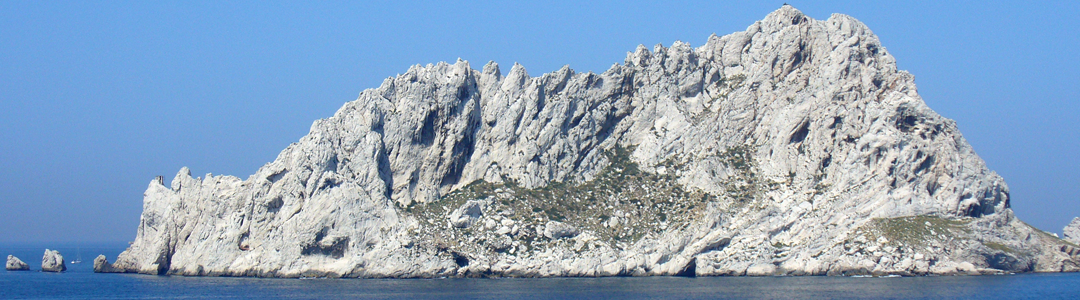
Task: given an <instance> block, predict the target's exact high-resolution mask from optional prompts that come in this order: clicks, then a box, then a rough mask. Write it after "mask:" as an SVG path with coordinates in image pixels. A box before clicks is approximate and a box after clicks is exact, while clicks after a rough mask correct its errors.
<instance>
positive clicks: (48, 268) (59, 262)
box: [41, 249, 67, 272]
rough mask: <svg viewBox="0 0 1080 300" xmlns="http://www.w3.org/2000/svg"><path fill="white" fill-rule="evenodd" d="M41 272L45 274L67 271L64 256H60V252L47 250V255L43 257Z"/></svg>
mask: <svg viewBox="0 0 1080 300" xmlns="http://www.w3.org/2000/svg"><path fill="white" fill-rule="evenodd" d="M41 270H42V271H45V272H63V271H67V265H65V264H64V256H63V255H60V251H56V250H49V249H45V255H42V256H41Z"/></svg>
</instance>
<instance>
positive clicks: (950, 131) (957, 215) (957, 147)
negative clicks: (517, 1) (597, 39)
mask: <svg viewBox="0 0 1080 300" xmlns="http://www.w3.org/2000/svg"><path fill="white" fill-rule="evenodd" d="M1009 201H1010V198H1009V189H1008V187H1007V185H1006V184H1005V182H1004V181H1003V180H1002V178H1001V177H999V176H998V175H997V174H996V173H994V172H993V171H990V170H988V169H987V167H986V165H985V164H984V163H983V161H982V160H981V159H980V158H979V157H978V156H977V155H976V154H975V152H974V151H973V150H972V148H971V146H970V145H968V143H967V142H966V141H965V140H964V138H963V137H962V136H961V135H960V132H959V131H958V130H957V127H956V124H955V122H953V121H952V120H949V119H946V118H944V117H942V116H940V115H938V114H937V113H935V112H934V111H932V110H931V109H930V108H928V107H927V106H926V104H925V103H924V102H923V101H922V99H921V98H920V97H919V95H918V93H917V92H916V88H915V84H914V83H913V77H912V75H911V74H908V73H907V72H904V71H901V70H898V69H897V68H896V63H895V61H894V59H893V57H892V56H891V55H889V53H888V51H886V49H885V47H883V46H882V45H881V44H880V43H879V41H878V39H877V37H876V36H875V35H874V34H873V33H872V32H871V31H870V30H869V29H868V28H867V27H866V26H865V25H863V24H862V23H860V22H859V21H857V20H855V19H854V18H852V17H849V16H845V15H839V14H836V15H833V16H831V17H830V18H829V19H827V20H814V19H811V18H809V17H807V16H805V15H803V14H802V13H801V12H799V11H798V10H796V9H794V8H792V7H790V6H784V7H782V8H780V9H779V10H777V11H775V12H773V13H771V14H769V15H768V16H767V17H766V18H765V19H764V20H761V21H758V22H755V23H754V24H752V25H750V27H748V28H747V29H746V31H743V32H737V33H733V34H730V35H726V36H723V37H719V36H712V37H709V39H708V42H707V43H706V44H705V45H703V46H700V47H697V48H692V47H691V46H690V45H688V44H686V43H682V42H675V43H674V44H673V45H671V46H670V47H663V46H660V45H657V46H656V47H654V48H653V49H652V50H651V51H650V50H649V49H647V48H645V47H643V46H642V47H638V49H636V50H635V51H633V52H631V53H628V54H627V57H626V59H625V61H624V62H623V63H621V64H614V65H612V66H611V68H610V69H609V70H607V71H605V72H604V73H602V74H594V73H578V72H575V71H574V70H572V69H570V68H569V67H564V68H562V69H560V70H558V71H555V72H553V73H548V74H543V75H541V76H539V77H531V76H530V75H529V74H527V73H526V71H525V68H524V67H522V66H520V65H514V66H513V67H512V68H510V70H509V72H508V73H507V74H505V75H504V74H501V73H500V69H499V68H498V66H497V65H496V64H495V63H494V62H490V63H488V64H486V65H484V66H483V67H482V69H480V70H475V69H473V68H472V67H471V66H470V64H469V63H467V62H465V61H460V60H459V61H457V62H456V63H454V64H447V63H438V64H434V65H427V66H414V67H412V68H410V69H409V70H408V71H407V72H405V74H401V75H398V76H396V77H393V78H387V79H386V80H385V81H384V82H383V83H382V85H381V86H379V87H378V88H375V89H369V90H365V91H363V92H362V93H361V94H360V96H359V98H358V99H357V100H355V101H352V102H348V103H346V104H345V105H344V106H343V107H342V108H341V109H340V110H338V111H337V113H335V114H334V116H332V117H330V118H328V119H323V120H318V121H316V122H315V123H314V124H313V125H312V126H311V131H310V133H309V134H308V135H307V136H305V137H303V138H302V139H301V140H300V141H299V142H297V143H294V144H292V145H290V146H289V147H287V148H286V149H285V150H284V151H282V152H281V154H280V155H279V156H278V157H277V159H275V160H274V161H273V162H271V163H269V164H267V165H265V166H263V167H262V168H260V169H259V170H258V171H257V172H256V173H255V175H252V176H251V177H249V178H248V179H247V180H241V179H239V178H236V177H232V176H213V175H211V174H207V175H206V176H205V177H201V178H193V177H192V176H191V175H190V172H189V171H188V170H187V169H186V168H185V169H181V170H180V172H179V173H178V174H177V175H176V177H175V178H173V180H172V182H171V184H169V185H165V184H164V182H163V180H160V179H159V180H155V181H152V182H151V183H150V185H149V187H148V188H147V190H146V192H145V198H144V202H143V207H144V208H143V209H144V210H143V214H142V218H141V221H140V224H139V228H138V235H137V236H136V239H135V240H134V242H133V243H132V245H131V247H130V248H128V249H127V250H126V251H124V253H122V254H121V255H120V256H119V258H117V261H116V262H115V263H112V264H110V263H108V262H106V261H105V260H104V258H101V259H99V260H101V262H100V264H99V263H98V261H95V266H99V265H100V267H98V268H97V269H98V270H99V271H117V272H139V273H147V274H182V275H230V276H268V277H303V276H328V277H441V276H613V275H635V276H637V275H771V274H792V275H809V274H830V275H837V274H929V273H934V274H955V273H967V274H981V273H995V272H1026V271H1075V270H1077V268H1078V266H1080V263H1078V262H1080V259H1078V257H1077V256H1073V255H1072V254H1075V253H1074V252H1075V251H1073V249H1072V248H1070V247H1071V246H1070V245H1069V244H1067V243H1065V242H1063V241H1061V240H1060V239H1057V238H1055V237H1053V236H1050V235H1048V234H1046V233H1045V232H1043V231H1041V230H1038V229H1035V228H1032V227H1030V226H1028V225H1026V224H1024V223H1023V222H1021V221H1019V220H1017V219H1016V218H1015V217H1014V216H1013V214H1012V211H1011V209H1010V208H1009Z"/></svg>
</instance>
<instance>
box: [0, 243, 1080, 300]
mask: <svg viewBox="0 0 1080 300" xmlns="http://www.w3.org/2000/svg"><path fill="white" fill-rule="evenodd" d="M50 246H51V247H53V248H51V249H57V250H59V251H60V252H61V253H63V255H64V256H65V259H66V260H67V261H68V262H70V261H71V260H73V259H75V258H76V256H78V255H79V254H80V253H81V256H82V260H83V263H81V264H70V263H69V264H68V271H67V272H64V273H43V272H39V271H36V270H40V268H41V255H42V254H43V253H44V250H45V248H46V247H50ZM126 246H127V245H126V244H123V243H120V244H61V245H26V244H19V245H14V244H7V245H0V257H4V258H6V257H7V255H8V254H12V255H15V256H18V257H19V258H21V259H22V260H23V261H25V262H27V263H28V264H30V266H31V268H32V269H34V270H35V271H0V299H264V298H287V299H339V298H356V299H612V298H614V299H722V298H771V299H815V298H827V299H836V298H919V299H926V298H930V299H934V298H991V299H1000V298H1005V299H1080V274H1077V273H1067V274H1018V275H1001V276H942V277H901V278H853V277H753V278H752V277H699V278H684V277H615V278H520V279H515V278H506V279H268V278H231V277H182V276H150V275H136V274H95V273H93V270H92V269H93V259H94V257H96V256H97V255H98V254H105V255H106V256H108V257H109V258H110V259H115V257H116V255H117V254H119V253H120V251H122V250H123V249H124V247H126Z"/></svg>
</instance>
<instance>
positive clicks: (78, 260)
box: [71, 249, 82, 264]
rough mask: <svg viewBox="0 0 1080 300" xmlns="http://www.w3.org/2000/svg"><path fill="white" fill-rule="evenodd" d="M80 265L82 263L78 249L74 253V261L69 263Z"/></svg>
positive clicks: (80, 250)
mask: <svg viewBox="0 0 1080 300" xmlns="http://www.w3.org/2000/svg"><path fill="white" fill-rule="evenodd" d="M81 263H82V249H79V250H78V251H75V260H73V261H71V264H81Z"/></svg>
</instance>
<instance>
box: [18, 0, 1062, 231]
mask: <svg viewBox="0 0 1080 300" xmlns="http://www.w3.org/2000/svg"><path fill="white" fill-rule="evenodd" d="M786 1H787V2H788V3H790V4H792V5H794V6H795V7H796V8H798V9H800V10H802V11H803V12H804V13H806V14H808V15H810V16H811V17H813V18H815V19H825V18H828V17H829V15H830V14H832V13H844V14H848V15H851V16H854V17H855V18H857V19H859V20H861V21H863V22H864V23H866V24H867V25H868V26H869V27H870V28H871V29H872V30H873V31H874V32H875V33H877V34H878V35H879V36H880V38H881V41H882V43H883V44H884V45H885V47H886V48H888V50H889V53H892V54H893V55H894V56H896V59H897V61H898V64H899V67H900V69H904V70H908V71H910V72H911V73H913V74H914V75H915V81H916V83H917V84H918V86H919V92H920V94H921V95H922V97H923V98H924V99H925V100H926V102H927V103H928V104H929V105H930V107H931V108H933V109H935V110H936V111H938V112H939V113H941V114H942V115H944V116H946V117H948V118H952V119H955V120H956V121H957V122H958V124H959V126H960V129H961V131H962V132H963V134H964V136H965V137H966V138H967V139H968V141H969V142H971V144H972V145H973V146H974V147H975V150H976V151H977V152H978V153H979V155H980V156H982V158H983V159H985V160H986V162H987V164H988V165H989V166H990V168H991V169H993V170H995V171H997V172H998V173H999V174H1001V175H1002V176H1003V177H1004V178H1005V180H1006V182H1008V184H1009V186H1010V188H1011V191H1012V199H1013V201H1012V204H1013V209H1014V210H1015V211H1016V214H1017V215H1018V216H1020V217H1021V218H1022V219H1024V220H1026V221H1027V222H1028V223H1030V224H1033V225H1035V226H1037V227H1040V228H1042V229H1045V230H1048V231H1052V232H1060V231H1061V228H1062V226H1064V225H1065V224H1066V223H1067V222H1068V221H1069V220H1071V219H1072V218H1073V217H1074V216H1080V160H1078V158H1077V154H1078V151H1080V121H1078V120H1080V19H1078V18H1077V12H1078V11H1080V4H1077V3H1078V2H1075V1H1062V2H1039V3H1034V4H1033V3H1029V2H1026V1H1017V2H1007V3H999V2H995V1H971V2H950V3H945V4H943V3H938V1H927V2H922V3H909V2H907V1H903V2H902V3H899V2H901V1H866V2H842V1H828V2H824V1H822V2H815V1H795V0H786ZM380 2H387V3H389V2H394V1H380ZM511 2H514V1H496V2H492V3H481V2H475V1H470V2H466V3H457V4H447V3H443V2H441V1H440V2H434V1H433V2H418V3H409V4H355V3H351V2H349V3H324V2H318V3H314V4H312V3H280V2H270V3H267V2H263V1H259V2H248V3H245V2H232V3H218V1H214V2H190V1H184V2H183V3H160V2H158V1H138V2H96V1H94V2H91V1H63V2H45V1H32V2H31V1H25V2H24V1H19V2H14V1H0V242H41V241H128V240H132V239H133V238H134V236H135V230H136V227H137V226H138V222H139V214H140V212H141V210H142V192H143V190H145V189H146V186H147V184H148V183H149V182H150V180H151V179H153V178H154V176H157V175H164V176H165V177H166V180H168V179H171V178H172V176H173V175H174V174H176V172H177V170H178V169H180V167H183V166H188V167H190V168H191V169H192V170H193V172H194V174H196V175H197V176H201V175H203V174H205V173H208V172H210V173H214V174H230V175H236V176H239V177H241V178H247V176H248V175H250V174H252V173H254V172H255V170H256V169H258V168H259V167H260V166H262V165H263V164H264V163H266V162H269V161H271V160H273V159H274V158H275V157H276V156H277V154H278V152H279V151H280V150H282V149H284V148H285V146H287V145H288V144H289V143H292V142H295V141H297V140H298V139H299V138H300V137H301V136H303V135H304V134H306V133H307V131H308V129H309V127H310V126H311V123H312V121H314V120H316V119H319V118H325V117H329V116H331V115H332V114H333V113H334V111H336V110H337V109H338V108H339V107H341V105H342V104H343V103H345V102H347V101H350V100H354V99H355V98H356V96H357V94H359V92H360V91H362V90H364V89H367V88H373V87H376V86H378V85H379V83H380V82H382V80H383V79H384V78H386V77H389V76H394V75H396V74H399V73H403V72H404V71H405V70H407V69H408V68H409V66H410V65H413V64H427V63H434V62H438V61H454V60H456V59H457V58H459V57H460V58H462V59H465V60H468V61H470V62H471V63H472V64H473V67H474V68H479V67H481V66H482V65H483V64H484V63H486V62H487V61H489V60H494V61H496V62H498V63H500V64H501V65H502V67H503V68H504V70H505V69H507V68H509V66H511V65H512V64H513V63H514V62H518V63H521V64H522V65H524V66H525V67H526V68H527V69H528V70H529V72H530V74H532V75H533V76H536V75H540V74H542V73H545V72H551V71H554V70H557V69H559V68H560V67H561V66H563V65H570V67H571V68H573V69H575V70H577V71H582V72H584V71H589V70H592V71H598V72H602V71H603V70H606V69H607V68H608V67H609V66H611V64H612V63H615V62H622V61H623V58H624V57H625V55H626V52H627V51H632V50H633V49H634V48H635V47H636V46H637V45H638V44H645V45H647V46H652V45H655V44H657V43H662V44H664V45H671V43H672V42H673V41H676V40H681V41H686V42H689V43H691V44H692V45H694V46H700V45H701V44H702V43H704V42H705V40H706V38H707V37H708V36H709V35H710V34H712V33H716V34H718V35H724V34H728V33H731V32H735V31H741V30H744V29H745V28H746V27H747V26H749V25H750V24H751V23H753V22H754V21H755V20H759V19H761V18H763V17H764V16H765V15H766V14H768V13H769V12H771V11H773V10H775V9H777V8H779V7H780V5H781V4H782V3H783V1H777V2H775V3H769V2H764V3H763V2H759V1H752V2H744V3H728V2H723V3H718V2H719V1H703V2H673V1H655V2H641V3H633V4H624V3H622V2H601V1H567V2H553V1H544V3H541V4H517V3H513V4H510V3H511ZM894 2H898V3H894Z"/></svg>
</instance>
